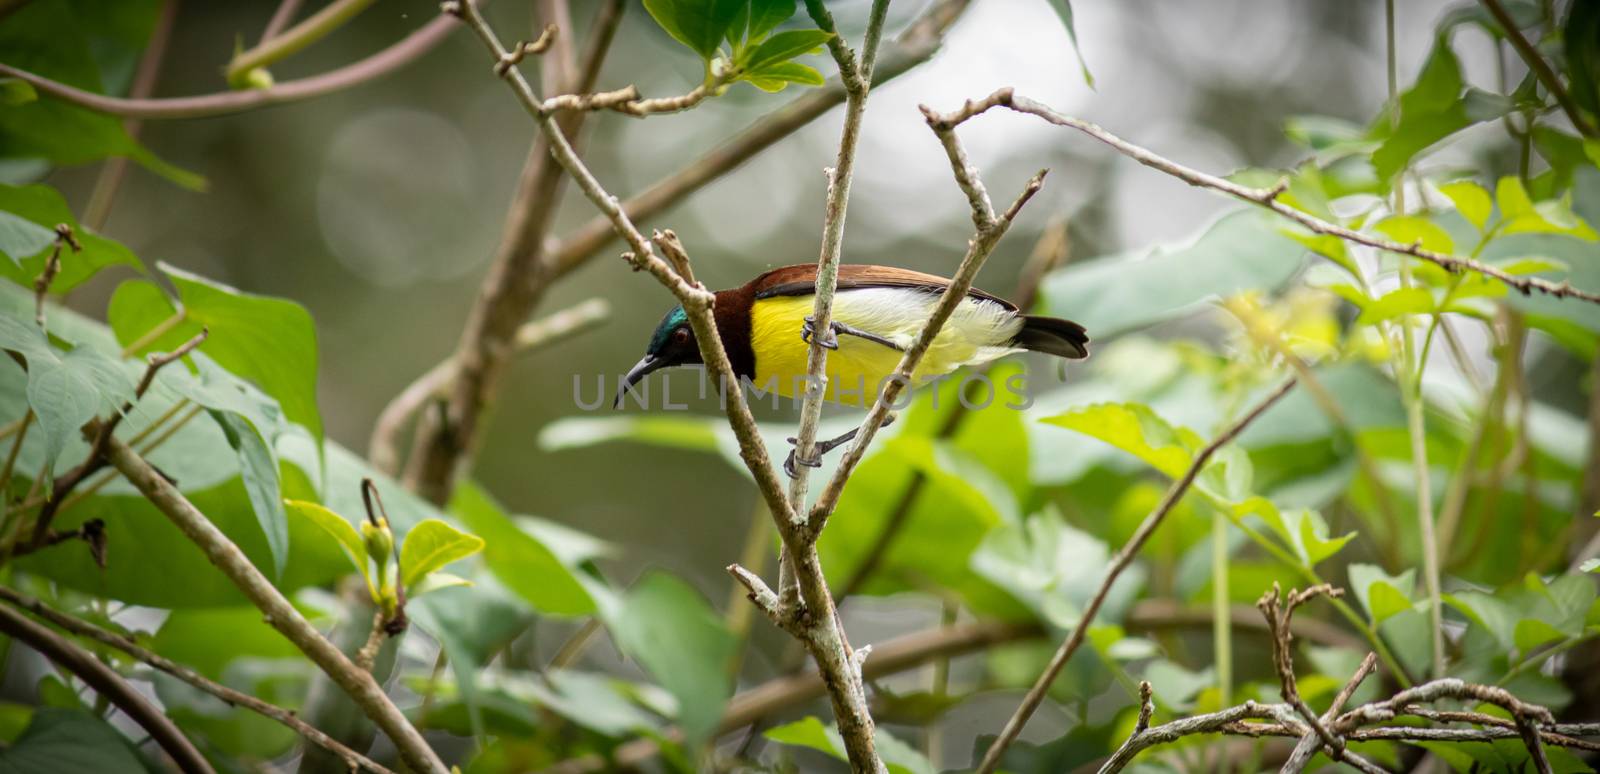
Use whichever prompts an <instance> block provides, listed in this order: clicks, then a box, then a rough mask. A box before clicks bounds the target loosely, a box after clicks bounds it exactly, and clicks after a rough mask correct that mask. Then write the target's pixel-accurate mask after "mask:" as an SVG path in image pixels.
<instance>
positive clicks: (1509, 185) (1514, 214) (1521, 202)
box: [1494, 176, 1534, 221]
mask: <svg viewBox="0 0 1600 774" xmlns="http://www.w3.org/2000/svg"><path fill="white" fill-rule="evenodd" d="M1494 199H1495V203H1496V204H1498V205H1500V218H1501V219H1502V220H1508V221H1509V220H1515V219H1516V218H1518V217H1520V216H1523V215H1533V214H1534V209H1533V200H1532V199H1530V198H1528V189H1526V188H1523V187H1522V181H1521V180H1520V179H1518V178H1516V177H1511V176H1507V177H1502V178H1500V182H1499V183H1497V184H1495V187H1494Z"/></svg>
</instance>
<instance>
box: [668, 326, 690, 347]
mask: <svg viewBox="0 0 1600 774" xmlns="http://www.w3.org/2000/svg"><path fill="white" fill-rule="evenodd" d="M672 343H674V344H678V345H683V344H688V343H689V329H688V328H679V329H677V330H675V331H673V332H672Z"/></svg>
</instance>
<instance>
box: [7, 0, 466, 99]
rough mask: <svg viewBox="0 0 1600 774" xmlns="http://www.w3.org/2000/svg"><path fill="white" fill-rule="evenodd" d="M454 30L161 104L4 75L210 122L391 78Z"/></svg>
mask: <svg viewBox="0 0 1600 774" xmlns="http://www.w3.org/2000/svg"><path fill="white" fill-rule="evenodd" d="M454 27H455V24H454V21H453V20H452V19H449V18H447V17H446V18H438V19H434V20H432V21H430V22H428V23H427V24H425V25H423V26H422V27H420V28H418V29H417V31H416V32H413V33H411V34H410V35H407V36H406V37H404V38H402V39H401V40H399V41H398V42H396V43H395V44H394V45H391V46H389V47H388V48H385V49H384V50H382V51H379V52H378V53H376V54H373V55H372V56H369V57H367V58H366V59H362V60H360V61H357V62H353V63H351V64H348V65H345V66H344V67H341V68H338V69H336V70H331V71H329V72H326V73H323V74H321V75H314V76H311V77H309V78H301V79H299V80H293V81H284V82H283V83H279V84H274V85H272V86H269V87H267V88H264V89H245V90H241V91H225V92H221V93H218V94H206V95H202V96H195V97H166V98H160V99H132V98H123V97H110V96H106V95H104V94H96V93H95V92H92V91H85V90H83V89H80V88H77V87H75V86H69V85H67V84H65V83H61V82H60V81H54V80H51V79H49V78H46V77H44V76H41V75H36V74H34V73H30V72H28V71H26V70H20V69H17V68H15V67H12V66H11V65H7V64H0V76H6V77H10V78H16V79H18V80H22V81H26V82H28V83H29V84H30V85H32V86H33V87H34V88H35V89H37V90H38V91H39V92H41V93H43V94H46V95H49V96H51V97H54V98H56V99H59V100H62V101H64V102H70V103H72V104H74V105H77V106H78V107H82V108H87V109H89V110H93V111H95V112H97V113H105V114H107V115H113V116H120V117H122V118H139V119H151V120H166V119H176V118H209V117H211V116H222V115H229V114H232V113H242V112H245V111H247V110H255V109H257V108H263V107H269V106H272V105H281V104H284V103H288V102H299V101H301V100H307V99H313V98H315V97H321V96H323V95H326V94H332V93H334V92H338V91H343V90H345V89H348V88H352V87H355V86H360V85H362V84H364V83H367V82H368V81H373V80H376V79H378V78H381V77H383V76H385V75H388V74H389V73H392V72H394V71H395V70H398V69H400V68H401V67H404V66H406V65H408V64H410V63H411V62H413V61H415V60H416V59H418V58H420V57H421V56H422V55H423V54H426V53H428V52H429V51H431V50H433V47H434V46H436V45H438V44H439V42H440V41H442V40H444V38H445V35H447V34H448V33H449V32H450V31H451V30H452V29H454Z"/></svg>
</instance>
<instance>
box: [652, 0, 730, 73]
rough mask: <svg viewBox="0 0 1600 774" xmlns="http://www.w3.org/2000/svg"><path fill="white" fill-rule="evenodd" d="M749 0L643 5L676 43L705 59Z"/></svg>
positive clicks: (658, 0)
mask: <svg viewBox="0 0 1600 774" xmlns="http://www.w3.org/2000/svg"><path fill="white" fill-rule="evenodd" d="M748 3H749V0H645V3H644V8H645V10H646V11H649V12H650V16H651V18H653V19H655V20H656V23H657V24H659V25H661V28H662V29H664V30H666V31H667V34H668V35H671V36H672V37H673V38H674V39H676V40H677V41H678V42H679V43H682V44H684V45H685V46H688V47H689V48H690V49H691V50H693V51H694V52H695V53H697V54H699V55H700V58H701V59H703V60H705V61H707V62H709V61H711V59H712V58H713V57H715V56H716V55H717V49H718V48H719V47H721V45H722V41H723V38H724V37H726V36H727V33H728V28H729V27H730V26H732V25H733V23H734V21H735V19H737V18H738V17H739V16H740V15H741V13H743V12H744V11H745V10H746V9H747V8H748Z"/></svg>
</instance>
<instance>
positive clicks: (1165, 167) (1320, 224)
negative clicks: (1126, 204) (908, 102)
mask: <svg viewBox="0 0 1600 774" xmlns="http://www.w3.org/2000/svg"><path fill="white" fill-rule="evenodd" d="M996 107H1004V108H1008V109H1010V110H1014V111H1017V112H1019V113H1029V114H1032V115H1035V116H1038V117H1040V118H1042V119H1044V120H1045V121H1048V122H1049V123H1052V124H1055V125H1056V126H1064V127H1067V128H1069V129H1076V130H1078V131H1080V132H1083V133H1084V134H1087V135H1089V136H1090V137H1093V138H1094V139H1096V140H1099V141H1100V142H1103V143H1105V144H1106V145H1109V146H1111V147H1112V148H1114V149H1116V150H1117V152H1119V153H1121V154H1123V155H1124V156H1127V157H1128V158H1131V159H1133V160H1134V161H1137V162H1139V163H1140V164H1143V165H1145V166H1147V167H1150V168H1152V169H1156V170H1159V171H1161V172H1165V173H1167V174H1169V175H1172V176H1173V177H1176V178H1178V179H1179V180H1182V181H1184V182H1185V183H1188V184H1189V185H1192V186H1196V187H1200V188H1210V189H1212V190H1214V191H1220V192H1222V193H1224V194H1227V195H1229V196H1232V197H1234V198H1236V199H1239V200H1241V201H1245V202H1249V203H1250V204H1255V205H1258V206H1261V207H1265V208H1267V209H1269V210H1272V211H1273V212H1276V213H1278V214H1279V215H1282V216H1283V217H1285V218H1288V219H1289V220H1292V221H1294V222H1296V223H1299V224H1300V225H1302V226H1305V227H1306V228H1308V229H1310V230H1311V231H1313V232H1316V233H1318V234H1327V235H1329V236H1335V237H1338V238H1340V239H1343V240H1345V241H1348V242H1355V243H1356V244H1362V245H1366V246H1368V247H1372V248H1376V249H1379V250H1384V251H1387V252H1391V253H1401V254H1404V255H1409V256H1412V257H1415V258H1420V259H1422V260H1424V261H1427V262H1429V263H1432V264H1434V265H1436V266H1438V267H1440V268H1442V269H1444V270H1445V271H1448V272H1451V273H1452V274H1456V273H1460V272H1463V271H1471V272H1476V273H1478V274H1482V275H1484V276H1486V277H1492V278H1494V279H1496V280H1499V281H1500V282H1503V283H1505V284H1506V285H1508V286H1510V287H1511V288H1513V289H1515V290H1516V291H1517V292H1519V293H1522V294H1523V295H1530V294H1532V293H1534V292H1539V293H1544V294H1547V295H1551V296H1555V297H1557V298H1578V299H1582V300H1584V301H1588V302H1590V303H1596V304H1600V292H1595V291H1588V290H1580V289H1578V288H1574V287H1572V284H1571V283H1569V282H1567V281H1565V280H1563V281H1561V282H1551V281H1550V280H1547V279H1542V278H1540V277H1519V276H1517V275H1514V274H1510V273H1507V272H1505V271H1503V270H1501V269H1499V268H1497V267H1495V266H1491V265H1489V264H1486V263H1483V262H1482V261H1478V260H1476V259H1473V258H1463V257H1461V256H1456V255H1446V254H1444V253H1440V252H1435V251H1433V250H1426V249H1423V247H1422V245H1421V243H1420V242H1417V243H1413V244H1409V245H1407V244H1401V243H1399V242H1392V241H1389V240H1387V239H1384V238H1382V237H1378V236H1373V235H1371V234H1365V233H1362V232H1359V231H1355V230H1354V229H1350V228H1347V227H1345V226H1341V225H1339V224H1337V223H1330V222H1328V221H1325V220H1323V219H1321V218H1318V217H1316V216H1315V215H1311V214H1308V213H1305V212H1302V211H1300V210H1297V209H1295V208H1293V207H1291V206H1289V205H1287V204H1284V203H1283V202H1281V201H1279V200H1278V195H1279V194H1281V193H1283V191H1284V190H1285V187H1286V183H1282V182H1280V183H1279V184H1278V185H1276V186H1273V187H1271V188H1251V187H1249V186H1245V185H1240V184H1238V183H1235V182H1233V181H1232V180H1226V179H1224V178H1220V177H1217V176H1216V175H1212V174H1209V173H1206V172H1201V171H1199V170H1196V169H1191V168H1189V167H1186V166H1183V165H1182V164H1179V163H1177V162H1175V161H1172V160H1170V159H1167V158H1164V157H1162V156H1160V155H1157V154H1156V153H1155V152H1153V151H1151V150H1148V149H1146V148H1143V147H1141V146H1138V145H1134V144H1133V143H1131V142H1128V141H1127V140H1124V139H1122V138H1121V137H1118V136H1116V135H1114V134H1112V133H1110V132H1108V131H1106V130H1105V129H1102V128H1100V127H1099V126H1097V125H1095V124H1092V123H1089V122H1088V121H1084V120H1082V119H1078V118H1073V117H1071V116H1067V115H1063V114H1061V113H1058V112H1056V111H1055V110H1053V109H1051V108H1050V107H1049V106H1047V105H1044V104H1041V103H1039V102H1035V101H1033V100H1031V99H1028V98H1027V97H1023V96H1020V95H1017V94H1015V93H1013V91H1012V89H1011V88H1009V87H1007V88H1003V89H1000V90H999V91H996V92H995V93H993V94H990V95H989V96H988V97H985V98H983V99H981V100H975V101H974V100H968V101H967V103H966V105H965V106H964V107H963V108H962V109H961V110H960V111H958V112H957V113H955V114H952V116H951V117H950V118H951V119H952V120H953V121H954V122H955V123H960V122H961V121H965V120H966V119H968V118H971V117H973V116H976V115H978V114H980V113H983V112H984V111H986V110H989V109H991V108H996Z"/></svg>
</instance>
